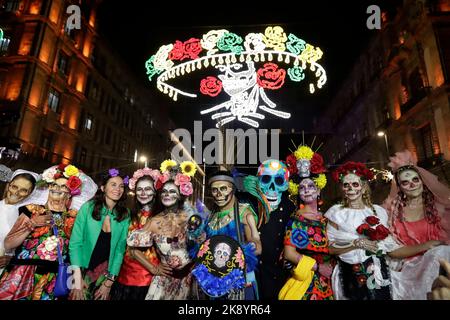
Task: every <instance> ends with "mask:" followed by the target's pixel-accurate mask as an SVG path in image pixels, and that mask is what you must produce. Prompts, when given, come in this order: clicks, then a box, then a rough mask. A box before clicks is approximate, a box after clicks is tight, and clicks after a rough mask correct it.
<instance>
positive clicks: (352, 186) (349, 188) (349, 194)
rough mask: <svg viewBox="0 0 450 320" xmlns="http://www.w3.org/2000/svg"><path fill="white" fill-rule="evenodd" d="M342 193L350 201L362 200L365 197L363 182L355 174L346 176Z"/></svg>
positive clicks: (343, 180)
mask: <svg viewBox="0 0 450 320" xmlns="http://www.w3.org/2000/svg"><path fill="white" fill-rule="evenodd" d="M342 191H343V192H344V196H345V197H346V198H347V199H348V200H349V201H356V200H358V199H359V198H361V197H362V195H363V182H362V180H361V178H360V177H359V176H358V175H356V174H354V173H349V174H347V175H345V176H344V178H343V179H342Z"/></svg>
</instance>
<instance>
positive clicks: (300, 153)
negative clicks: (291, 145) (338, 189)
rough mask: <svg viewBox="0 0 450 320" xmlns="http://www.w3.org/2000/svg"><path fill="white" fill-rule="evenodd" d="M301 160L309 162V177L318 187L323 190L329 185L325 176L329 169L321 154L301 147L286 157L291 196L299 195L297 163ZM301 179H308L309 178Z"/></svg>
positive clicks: (306, 147)
mask: <svg viewBox="0 0 450 320" xmlns="http://www.w3.org/2000/svg"><path fill="white" fill-rule="evenodd" d="M301 160H308V162H307V165H308V170H309V172H310V174H309V175H310V176H311V179H312V180H313V181H314V183H315V184H316V186H317V187H318V188H319V189H321V190H322V189H323V188H325V186H326V185H327V178H326V176H325V172H326V171H327V169H326V168H325V164H324V161H323V158H322V156H321V155H320V154H319V153H317V152H314V151H313V150H312V149H311V148H310V147H308V146H304V145H301V146H299V147H298V148H297V149H296V150H295V151H294V152H293V153H291V154H290V155H288V156H287V157H286V164H287V166H288V170H289V173H290V175H289V176H290V179H289V187H288V192H289V194H290V195H293V196H296V195H298V187H299V183H297V181H298V177H299V176H300V175H299V171H298V167H297V162H298V161H301ZM301 177H302V178H306V177H307V176H301Z"/></svg>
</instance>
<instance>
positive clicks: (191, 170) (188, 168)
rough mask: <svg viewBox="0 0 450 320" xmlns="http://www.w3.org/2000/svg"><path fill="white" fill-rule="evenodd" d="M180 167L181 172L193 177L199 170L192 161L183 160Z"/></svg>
mask: <svg viewBox="0 0 450 320" xmlns="http://www.w3.org/2000/svg"><path fill="white" fill-rule="evenodd" d="M180 168H181V172H182V173H183V174H185V175H187V176H189V177H193V176H194V175H195V172H196V171H197V168H196V166H195V164H194V163H193V162H191V161H183V162H182V163H181V164H180Z"/></svg>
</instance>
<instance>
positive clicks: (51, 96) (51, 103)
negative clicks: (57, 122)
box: [48, 89, 59, 112]
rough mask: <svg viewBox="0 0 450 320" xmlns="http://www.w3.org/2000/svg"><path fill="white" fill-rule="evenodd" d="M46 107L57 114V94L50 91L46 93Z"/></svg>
mask: <svg viewBox="0 0 450 320" xmlns="http://www.w3.org/2000/svg"><path fill="white" fill-rule="evenodd" d="M48 107H49V108H50V109H51V110H53V111H54V112H58V109H59V92H58V91H56V90H54V89H50V91H49V92H48Z"/></svg>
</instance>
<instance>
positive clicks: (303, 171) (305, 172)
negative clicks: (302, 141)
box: [297, 159, 310, 178]
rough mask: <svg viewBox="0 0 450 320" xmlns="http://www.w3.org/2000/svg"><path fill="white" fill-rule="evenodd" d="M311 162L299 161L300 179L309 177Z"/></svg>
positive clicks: (306, 160)
mask: <svg viewBox="0 0 450 320" xmlns="http://www.w3.org/2000/svg"><path fill="white" fill-rule="evenodd" d="M309 167H310V161H309V160H308V159H300V160H297V170H298V175H299V177H300V178H304V177H309V175H310V172H309Z"/></svg>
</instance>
